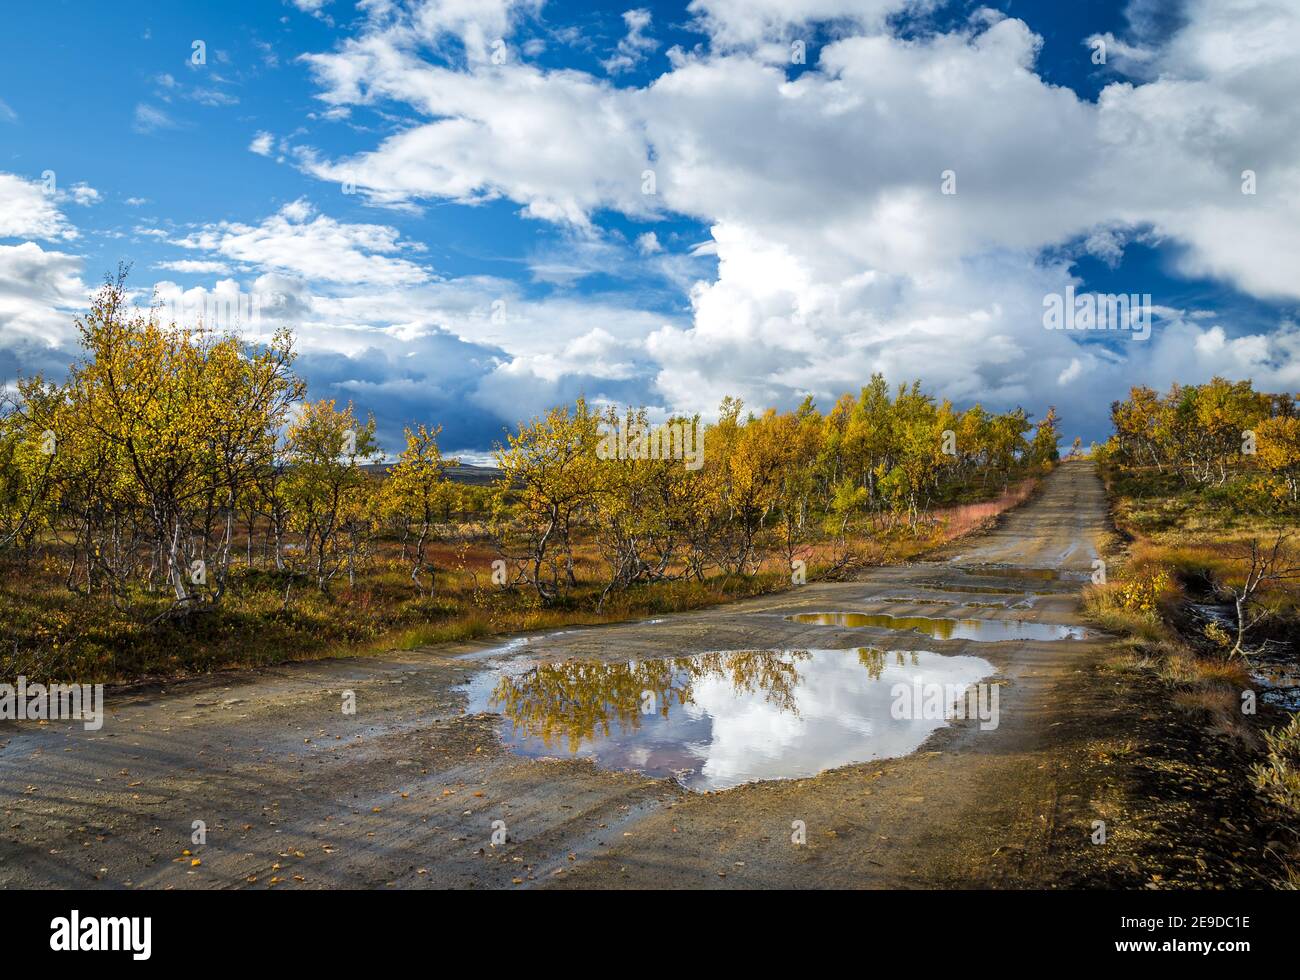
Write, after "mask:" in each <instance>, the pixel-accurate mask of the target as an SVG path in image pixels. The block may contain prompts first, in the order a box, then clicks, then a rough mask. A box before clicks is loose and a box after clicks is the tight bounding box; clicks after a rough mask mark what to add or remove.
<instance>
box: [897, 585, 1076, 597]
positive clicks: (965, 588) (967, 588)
mask: <svg viewBox="0 0 1300 980" xmlns="http://www.w3.org/2000/svg"><path fill="white" fill-rule="evenodd" d="M916 584H917V586H918V587H919V588H922V589H933V590H934V591H936V592H960V593H963V594H970V595H1024V594H1025V593H1026V591H1028V590H1026V589H1004V588H1001V587H1000V586H995V585H983V586H981V585H949V584H947V583H946V582H917V583H916ZM1034 594H1035V595H1053V594H1054V593H1051V592H1038V593H1034Z"/></svg>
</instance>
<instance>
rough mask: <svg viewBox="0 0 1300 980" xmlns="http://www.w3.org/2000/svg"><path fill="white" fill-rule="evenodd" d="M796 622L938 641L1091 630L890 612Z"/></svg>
mask: <svg viewBox="0 0 1300 980" xmlns="http://www.w3.org/2000/svg"><path fill="white" fill-rule="evenodd" d="M788 618H789V619H790V620H791V621H792V622H795V623H808V624H811V625H813V626H849V627H852V628H855V629H857V628H860V627H863V626H878V627H880V628H881V629H887V630H914V631H915V632H917V633H926V634H929V635H930V636H932V637H934V638H935V639H937V640H982V641H985V642H988V643H996V642H998V641H1000V640H1082V639H1084V638H1085V637H1087V635H1088V631H1087V630H1086V629H1084V628H1083V627H1082V626H1058V625H1057V624H1055V623H1031V622H1029V621H1027V620H1024V619H947V618H939V617H932V616H890V615H888V614H887V613H844V612H824V613H799V614H797V615H794V616H790V617H788Z"/></svg>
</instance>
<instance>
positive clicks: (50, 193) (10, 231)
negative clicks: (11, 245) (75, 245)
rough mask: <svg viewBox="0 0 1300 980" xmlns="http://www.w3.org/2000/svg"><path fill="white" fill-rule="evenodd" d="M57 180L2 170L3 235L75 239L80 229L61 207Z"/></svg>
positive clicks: (0, 208)
mask: <svg viewBox="0 0 1300 980" xmlns="http://www.w3.org/2000/svg"><path fill="white" fill-rule="evenodd" d="M56 187H57V183H55V182H54V177H53V175H51V178H50V180H40V181H37V180H28V179H26V178H25V177H20V176H18V175H17V174H7V173H2V172H0V238H37V239H43V240H48V241H52V240H55V239H73V238H76V237H77V230H76V229H75V228H73V227H72V225H70V224H69V223H68V221H67V219H66V218H64V216H63V213H62V212H61V211H60V210H59V207H58V195H57V192H56V190H55V188H56Z"/></svg>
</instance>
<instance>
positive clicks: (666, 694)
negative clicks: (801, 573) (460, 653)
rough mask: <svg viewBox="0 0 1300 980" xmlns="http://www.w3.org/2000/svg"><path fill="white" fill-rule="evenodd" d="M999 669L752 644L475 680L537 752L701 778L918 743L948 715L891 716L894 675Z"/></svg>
mask: <svg viewBox="0 0 1300 980" xmlns="http://www.w3.org/2000/svg"><path fill="white" fill-rule="evenodd" d="M993 672H994V668H993V666H992V664H990V663H988V661H986V660H983V659H981V658H979V657H965V656H963V657H946V656H943V655H942V654H937V653H931V652H929V651H894V652H890V653H885V652H883V651H881V650H874V649H870V648H866V647H864V648H861V649H858V650H784V651H780V650H778V651H774V650H754V651H741V652H728V653H706V654H700V655H698V656H692V657H676V658H668V659H654V660H641V661H630V662H624V663H601V662H594V661H585V662H583V661H579V662H570V663H562V664H540V665H530V664H506V665H504V666H502V667H500V668H499V669H497V670H492V671H485V672H483V673H481V674H479V675H478V676H477V677H475V678H474V679H473V680H471V682H470V683H469V685H468V686H467V688H466V693H467V694H468V697H469V707H468V711H469V713H471V714H475V713H478V712H498V713H500V714H501V715H503V716H504V717H503V721H502V725H501V737H502V741H504V742H505V743H506V744H507V745H509V746H510V747H511V748H512V749H514V750H515V751H517V752H520V753H522V754H524V755H528V756H556V755H566V754H567V755H572V756H578V757H582V758H590V759H592V760H593V761H595V762H596V764H597V765H600V766H602V767H604V768H606V769H633V770H637V771H640V772H644V773H646V774H647V775H651V776H672V777H675V778H676V779H677V780H678V781H679V782H680V783H681V784H682V785H684V786H686V787H687V788H689V789H693V790H713V789H725V788H727V787H729V786H736V785H739V784H741V783H748V782H753V781H755V780H759V779H793V778H799V777H803V776H812V775H815V774H817V773H818V772H821V771H822V770H825V769H833V768H836V767H837V766H844V765H848V764H850V763H854V762H864V761H867V760H869V759H886V758H893V757H896V756H901V755H907V754H908V753H909V752H913V751H915V749H916V748H917V747H918V746H919V745H920V744H921V743H922V742H923V741H925V739H926V737H927V736H928V735H929V734H930V733H931V732H932V731H934V730H935V729H938V728H941V727H943V726H944V725H945V724H946V722H945V721H944V719H943V718H942V717H940V718H933V717H917V718H894V717H892V715H891V710H890V709H891V704H892V703H893V701H894V698H893V695H892V689H893V687H894V685H896V684H900V683H901V684H906V685H908V686H909V689H910V688H911V686H912V685H913V684H914V683H915V682H917V680H918V678H919V679H920V682H921V683H923V684H938V685H945V686H951V691H952V692H953V693H954V694H956V695H959V694H960V693H961V692H962V691H965V690H966V688H968V687H969V686H970V685H972V684H975V683H976V682H978V681H979V680H980V679H981V678H984V677H987V676H989V675H991V674H992V673H993Z"/></svg>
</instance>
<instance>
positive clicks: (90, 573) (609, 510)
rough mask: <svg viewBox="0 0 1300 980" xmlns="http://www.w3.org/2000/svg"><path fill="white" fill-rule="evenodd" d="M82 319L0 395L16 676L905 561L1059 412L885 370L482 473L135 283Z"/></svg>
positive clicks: (175, 662) (578, 422)
mask: <svg viewBox="0 0 1300 980" xmlns="http://www.w3.org/2000/svg"><path fill="white" fill-rule="evenodd" d="M77 329H78V331H79V336H80V344H81V354H80V356H79V357H78V359H77V360H76V361H75V363H73V364H72V365H71V367H70V369H69V371H68V374H67V376H66V377H65V378H63V379H49V378H42V377H30V378H20V379H18V380H17V382H16V384H14V385H11V386H8V387H7V388H5V389H4V390H5V394H4V401H3V404H2V405H0V622H3V624H4V626H3V632H2V634H0V675H3V676H6V677H7V676H13V675H17V674H19V673H22V674H25V675H27V676H28V677H30V678H33V679H37V678H43V679H75V680H77V681H81V682H89V681H94V680H124V679H129V678H134V677H139V676H143V675H151V674H152V675H174V674H178V673H185V672H192V671H203V670H210V669H214V668H219V667H223V666H234V665H254V664H263V663H269V662H275V661H278V660H283V659H287V658H295V657H305V656H320V655H326V654H330V653H336V652H365V651H368V650H382V649H391V648H398V647H413V646H417V645H422V644H426V643H431V642H437V641H443V640H456V639H466V638H471V637H476V636H483V635H487V634H491V633H497V632H506V631H515V630H527V629H535V628H544V627H550V626H557V625H562V624H568V623H591V622H599V621H604V620H609V619H619V618H627V617H631V616H638V615H646V614H653V613H658V612H664V611H670V610H678V609H686V608H692V607H698V606H701V605H705V604H709V603H715V602H720V601H725V600H727V599H729V598H734V597H738V596H745V595H751V594H755V593H759V592H764V591H769V590H773V589H778V588H786V587H791V585H792V584H797V583H799V582H801V581H804V580H812V579H814V578H817V577H830V576H843V575H846V574H849V573H851V572H852V570H853V569H855V568H857V567H859V566H862V565H864V564H868V563H873V562H882V561H896V560H902V559H905V558H907V557H909V556H911V555H915V554H917V553H918V552H920V551H921V550H923V549H925V548H927V547H931V546H933V545H934V544H935V543H937V542H940V541H943V540H946V539H947V538H949V537H951V536H953V535H956V534H959V533H963V532H965V531H967V530H970V529H971V528H972V527H974V526H978V524H979V523H980V522H982V521H984V520H986V519H988V518H989V517H990V516H992V515H994V514H996V513H997V512H998V511H1000V510H1002V509H1005V508H1006V507H1007V506H1011V505H1013V504H1014V503H1017V502H1019V501H1020V500H1023V499H1024V498H1025V497H1026V496H1027V495H1028V493H1029V492H1030V490H1031V488H1032V486H1033V482H1034V480H1035V478H1036V477H1037V476H1039V475H1041V474H1042V473H1043V472H1044V471H1045V469H1046V468H1048V467H1050V466H1051V465H1052V464H1053V463H1054V462H1055V461H1056V458H1057V451H1056V443H1057V439H1058V432H1057V425H1058V420H1057V417H1056V413H1055V411H1053V410H1049V411H1048V412H1047V413H1046V415H1045V416H1044V417H1043V418H1042V419H1041V420H1040V421H1039V422H1038V423H1037V424H1036V425H1035V424H1034V423H1033V422H1032V421H1031V419H1030V416H1029V415H1028V414H1027V413H1026V412H1025V411H1024V410H1022V409H1016V410H1014V411H1011V412H1007V413H1004V414H992V413H989V412H987V411H985V410H984V409H983V408H982V407H981V406H979V405H974V406H971V407H969V408H967V409H965V410H962V411H959V410H957V409H956V408H955V407H954V406H953V405H952V404H950V403H949V402H946V401H938V400H936V399H935V398H934V397H933V396H931V395H929V394H927V393H926V392H925V391H924V390H923V388H922V386H921V383H920V382H919V381H917V382H914V383H912V384H908V385H902V386H899V387H898V388H896V389H892V388H891V387H890V386H889V385H888V384H887V383H886V381H885V379H884V378H882V377H880V376H878V375H877V376H874V377H872V378H871V379H870V380H869V382H868V383H867V384H866V385H865V386H864V387H863V388H862V390H861V392H860V393H859V394H858V395H856V396H854V395H849V394H846V395H844V396H842V397H841V398H840V399H839V400H838V401H837V402H836V403H835V404H833V405H832V406H830V409H829V411H826V412H822V411H820V410H819V409H818V408H817V407H816V406H815V405H814V404H813V402H812V400H811V399H809V400H807V401H805V402H804V403H803V404H802V405H800V406H799V407H798V408H797V409H796V410H794V411H792V412H785V413H782V412H777V411H775V410H768V411H765V412H761V413H754V412H748V411H746V409H745V408H744V406H743V405H742V404H741V403H740V402H739V401H738V400H735V399H731V398H728V399H725V400H724V401H723V403H722V405H721V410H720V413H719V416H718V418H717V420H716V421H714V422H710V423H708V424H704V423H702V422H701V420H700V419H699V418H672V419H667V420H664V421H662V422H660V423H658V424H657V425H652V424H651V422H650V420H649V418H648V417H647V415H646V413H645V411H644V409H635V408H626V409H620V408H616V407H613V406H600V407H597V406H594V405H590V404H588V403H587V402H586V401H585V400H584V399H581V398H580V399H578V401H577V402H576V404H572V405H567V406H560V407H557V408H554V409H552V410H551V411H549V412H548V413H546V414H545V415H544V416H543V417H539V418H534V419H531V420H529V421H525V422H523V423H521V424H520V425H519V426H518V427H517V429H516V430H515V431H514V432H512V433H503V439H502V442H501V444H500V446H499V447H498V450H497V453H496V457H497V461H498V465H499V467H500V470H501V473H502V476H501V478H500V479H499V481H498V482H497V483H496V484H495V485H494V486H475V485H470V484H467V483H464V482H459V481H456V480H454V479H452V478H451V477H452V476H454V472H453V471H454V468H455V465H456V464H455V461H453V460H446V459H444V458H443V457H442V453H441V450H440V448H439V445H438V436H439V431H440V430H439V429H438V427H437V426H436V425H435V424H432V423H431V422H430V421H413V422H412V424H411V425H410V427H408V428H407V429H406V432H405V446H404V447H381V446H380V445H379V441H378V437H377V433H376V424H375V420H374V419H373V418H372V417H370V416H366V415H363V414H362V413H361V412H360V411H359V410H358V409H357V408H356V407H355V406H354V405H352V404H351V403H349V404H343V405H341V404H339V403H337V402H336V401H334V400H330V399H319V400H313V399H311V398H310V397H309V394H308V392H307V388H306V385H305V384H304V382H303V381H302V380H301V379H300V378H299V377H297V376H296V375H295V373H294V342H293V337H292V336H291V335H290V333H289V332H287V331H281V332H279V333H277V334H275V335H274V336H273V337H272V338H271V339H270V340H268V341H266V342H264V343H260V344H256V345H254V344H250V343H247V342H246V341H245V340H244V339H242V338H240V337H239V336H236V335H231V334H225V333H219V332H216V331H213V330H210V329H204V328H202V327H197V328H194V327H190V328H186V327H179V326H176V325H174V324H173V325H165V324H162V323H159V322H158V320H157V318H156V316H155V315H154V314H152V313H150V312H147V311H141V310H139V309H137V308H136V307H135V306H133V305H132V302H131V294H130V293H129V292H128V290H127V288H126V286H125V282H124V277H123V276H121V275H119V276H118V277H117V278H116V279H115V280H113V281H110V282H108V283H107V284H106V285H105V287H104V288H103V289H102V290H101V292H100V293H99V294H98V296H97V297H96V299H95V300H94V302H93V304H92V306H91V308H90V309H89V311H88V312H87V313H86V314H85V315H84V316H83V317H81V318H80V319H79V320H78V322H77ZM614 432H617V433H619V434H620V435H619V438H618V439H617V440H611V438H610V434H611V433H614ZM684 442H689V445H683V443H684ZM611 447H617V450H616V451H612V452H611ZM646 447H650V448H651V449H652V451H649V452H646V451H643V450H644V449H645V448H646ZM386 449H393V450H395V456H396V458H395V461H393V462H391V463H389V464H385V465H380V464H382V461H383V460H384V459H385V458H386V454H385V450H386Z"/></svg>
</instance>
